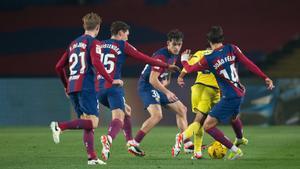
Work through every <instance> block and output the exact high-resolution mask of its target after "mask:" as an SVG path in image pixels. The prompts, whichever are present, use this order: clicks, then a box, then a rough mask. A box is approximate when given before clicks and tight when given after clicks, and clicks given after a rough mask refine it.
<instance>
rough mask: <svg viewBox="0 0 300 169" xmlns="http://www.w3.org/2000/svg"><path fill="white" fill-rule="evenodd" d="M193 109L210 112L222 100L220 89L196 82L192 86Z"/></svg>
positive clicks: (205, 112) (194, 110)
mask: <svg viewBox="0 0 300 169" xmlns="http://www.w3.org/2000/svg"><path fill="white" fill-rule="evenodd" d="M191 92H192V94H191V96H192V99H191V100H192V111H193V112H194V113H197V112H196V111H198V112H202V113H204V114H208V112H209V111H210V109H211V108H212V107H213V106H214V105H215V104H216V103H218V102H219V101H220V95H221V93H220V90H219V89H216V88H213V87H209V86H206V85H203V84H199V83H196V84H194V85H193V86H192V87H191Z"/></svg>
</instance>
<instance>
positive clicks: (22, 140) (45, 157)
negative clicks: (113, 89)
mask: <svg viewBox="0 0 300 169" xmlns="http://www.w3.org/2000/svg"><path fill="white" fill-rule="evenodd" d="M221 128H222V129H223V130H224V131H225V133H226V134H228V136H229V137H230V138H234V135H233V132H232V130H231V129H230V128H229V127H221ZM135 131H136V130H135ZM244 131H245V135H246V137H247V138H248V139H249V145H248V146H246V147H242V149H243V151H244V156H243V158H242V159H240V160H236V161H228V160H210V159H209V158H208V156H207V153H206V152H204V154H205V159H203V160H196V161H195V160H190V155H186V154H180V155H179V157H178V158H172V157H171V147H172V145H173V144H174V137H175V134H176V132H177V129H176V128H175V127H157V128H155V129H154V130H152V131H151V133H150V134H149V135H147V136H146V137H145V139H144V142H143V143H142V148H143V149H144V150H145V152H146V156H145V157H143V158H140V157H134V156H132V155H130V154H128V153H127V150H126V147H125V141H124V138H123V134H122V133H120V134H119V136H118V137H117V139H116V140H115V141H114V143H113V147H112V152H111V158H110V159H109V161H108V164H107V165H106V166H87V165H86V163H87V161H86V160H87V159H86V153H85V150H84V147H83V143H82V132H81V131H68V132H65V133H63V135H62V136H61V143H60V144H58V145H55V144H54V143H53V141H52V136H51V133H50V130H49V129H48V128H39V127H36V128H28V127H19V128H0V145H1V148H0V169H84V168H118V169H123V168H124V169H125V168H126V169H129V168H135V169H146V168H151V169H177V168H178V169H179V168H183V169H192V168H198V169H218V168H220V169H249V168H251V169H258V168H263V169H268V168H270V169H271V168H272V169H290V168H295V169H296V168H297V169H299V168H300V155H299V154H300V126H291V127H250V126H249V127H248V126H247V127H245V128H244ZM104 133H105V130H104V129H97V130H96V131H95V138H96V141H97V142H96V143H95V144H96V148H97V151H98V152H100V148H101V146H100V143H99V138H100V135H101V134H104ZM211 141H212V139H211V138H210V137H209V136H208V135H205V139H204V143H210V142H211ZM99 154H100V153H99Z"/></svg>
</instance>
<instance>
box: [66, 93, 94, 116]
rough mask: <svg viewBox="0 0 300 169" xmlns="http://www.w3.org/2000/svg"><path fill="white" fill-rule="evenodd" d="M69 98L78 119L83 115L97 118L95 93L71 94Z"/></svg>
mask: <svg viewBox="0 0 300 169" xmlns="http://www.w3.org/2000/svg"><path fill="white" fill-rule="evenodd" d="M69 96H70V100H71V102H72V105H73V107H74V109H75V111H76V113H77V116H78V118H80V116H81V115H83V114H86V115H95V116H97V117H98V116H99V112H98V108H97V105H98V102H97V97H96V96H97V95H96V92H95V91H80V92H73V93H70V95H69Z"/></svg>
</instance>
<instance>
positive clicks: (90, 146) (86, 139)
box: [79, 91, 105, 165]
mask: <svg viewBox="0 0 300 169" xmlns="http://www.w3.org/2000/svg"><path fill="white" fill-rule="evenodd" d="M79 103H80V107H81V109H82V111H83V112H85V113H83V114H82V115H81V116H80V119H82V120H90V121H91V122H92V125H93V128H92V129H84V132H83V144H84V146H85V148H86V151H87V154H88V165H97V164H105V163H104V162H103V161H101V160H99V159H98V156H97V153H96V150H95V148H94V129H95V128H97V127H98V123H99V118H98V116H99V111H98V101H97V98H96V93H95V92H89V91H84V92H82V93H81V95H80V97H79Z"/></svg>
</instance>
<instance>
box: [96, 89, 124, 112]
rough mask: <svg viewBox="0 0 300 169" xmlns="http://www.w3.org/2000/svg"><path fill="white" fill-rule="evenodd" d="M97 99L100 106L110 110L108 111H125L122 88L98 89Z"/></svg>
mask: <svg viewBox="0 0 300 169" xmlns="http://www.w3.org/2000/svg"><path fill="white" fill-rule="evenodd" d="M97 98H98V100H99V102H100V103H101V104H103V105H104V106H106V107H108V108H110V110H115V109H122V110H123V111H125V98H124V89H123V87H115V86H113V87H111V88H108V89H100V91H99V92H98V94H97Z"/></svg>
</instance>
